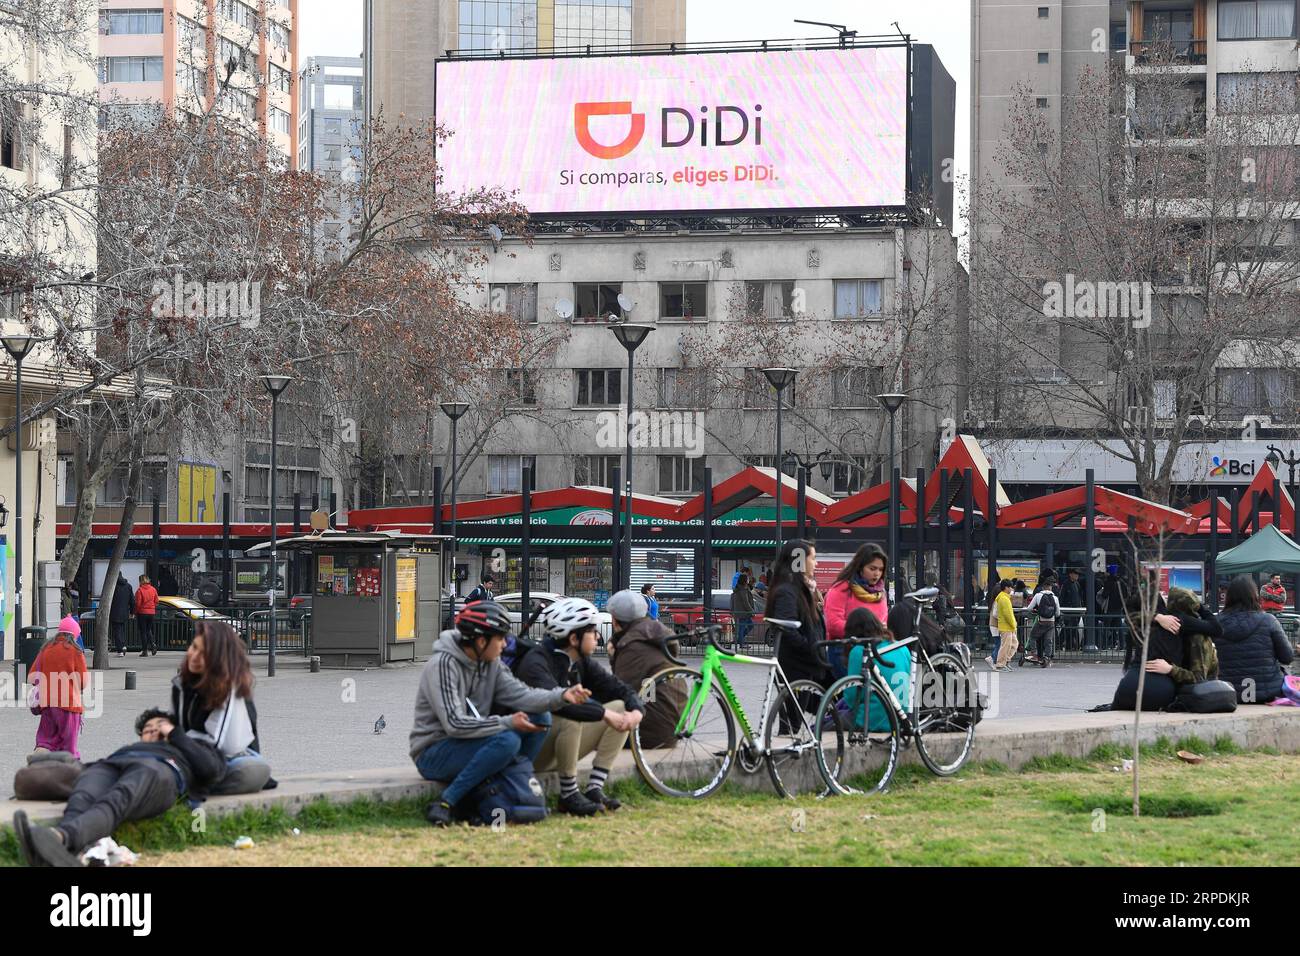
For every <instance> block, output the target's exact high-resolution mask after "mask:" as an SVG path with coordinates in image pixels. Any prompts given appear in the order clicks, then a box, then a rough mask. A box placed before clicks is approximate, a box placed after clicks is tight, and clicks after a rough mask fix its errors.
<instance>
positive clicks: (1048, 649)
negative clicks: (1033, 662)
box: [1027, 571, 1061, 667]
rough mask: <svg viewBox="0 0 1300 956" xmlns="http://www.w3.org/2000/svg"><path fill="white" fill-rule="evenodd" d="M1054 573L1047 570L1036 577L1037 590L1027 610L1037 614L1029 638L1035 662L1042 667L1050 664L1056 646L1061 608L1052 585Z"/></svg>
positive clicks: (1054, 577) (1054, 578)
mask: <svg viewBox="0 0 1300 956" xmlns="http://www.w3.org/2000/svg"><path fill="white" fill-rule="evenodd" d="M1055 583H1056V575H1055V574H1054V573H1052V572H1051V571H1048V572H1047V573H1046V574H1044V575H1043V576H1042V577H1041V578H1039V579H1038V592H1037V593H1036V594H1035V595H1034V596H1033V598H1031V599H1030V601H1029V604H1028V606H1027V610H1028V611H1029V613H1031V614H1037V615H1038V621H1037V623H1035V624H1034V629H1033V630H1032V631H1030V633H1029V639H1030V640H1031V641H1033V642H1034V651H1035V657H1036V658H1037V662H1038V663H1040V664H1042V665H1043V666H1044V667H1051V666H1052V656H1053V654H1054V653H1055V647H1056V618H1057V615H1058V614H1059V613H1060V610H1061V602H1060V600H1059V599H1058V598H1057V596H1056V593H1055V591H1053V589H1052V587H1053V585H1054V584H1055Z"/></svg>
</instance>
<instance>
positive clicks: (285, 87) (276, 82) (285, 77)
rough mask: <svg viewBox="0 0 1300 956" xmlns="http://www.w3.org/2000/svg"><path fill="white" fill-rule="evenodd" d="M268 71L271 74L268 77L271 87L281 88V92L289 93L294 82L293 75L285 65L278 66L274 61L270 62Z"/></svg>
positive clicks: (274, 88)
mask: <svg viewBox="0 0 1300 956" xmlns="http://www.w3.org/2000/svg"><path fill="white" fill-rule="evenodd" d="M268 72H269V73H270V74H271V75H270V77H268V79H269V81H270V85H271V89H273V90H279V91H280V92H281V93H288V92H289V89H290V86H291V84H292V80H293V75H292V74H291V73H290V72H289V71H288V70H286V69H284V67H280V66H276V65H275V64H274V63H272V64H270V69H269V70H268Z"/></svg>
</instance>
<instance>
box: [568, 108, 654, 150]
mask: <svg viewBox="0 0 1300 956" xmlns="http://www.w3.org/2000/svg"><path fill="white" fill-rule="evenodd" d="M593 116H630V117H631V118H632V128H631V129H630V130H628V134H627V137H626V138H625V139H624V140H623V142H621V143H615V144H614V145H613V146H604V145H602V144H600V143H598V142H596V141H595V140H594V139H593V138H592V136H591V130H590V129H588V128H587V121H588V120H589V119H590V118H591V117H593ZM573 132H574V135H576V136H577V137H578V143H579V144H580V145H581V146H582V148H583V149H585V150H586V151H587V152H588V153H590V154H591V155H592V156H595V157H596V158H597V159H619V158H621V157H623V156H626V155H627V154H628V153H630V152H632V150H634V149H636V147H637V144H638V143H640V142H641V137H642V136H644V135H645V114H644V113H633V112H632V102H631V101H630V100H621V101H618V102H610V103H574V104H573Z"/></svg>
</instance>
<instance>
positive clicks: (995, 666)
mask: <svg viewBox="0 0 1300 956" xmlns="http://www.w3.org/2000/svg"><path fill="white" fill-rule="evenodd" d="M984 663H986V664H988V665H989V667H991V668H993V669H994V670H997V669H998V663H997V661H995V660H994V659H993V658H992V657H986V658H984Z"/></svg>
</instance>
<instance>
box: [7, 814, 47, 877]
mask: <svg viewBox="0 0 1300 956" xmlns="http://www.w3.org/2000/svg"><path fill="white" fill-rule="evenodd" d="M14 836H16V837H17V838H18V849H19V850H20V851H21V852H22V855H23V862H24V863H26V864H27V865H28V866H44V865H45V864H44V863H42V862H41V861H40V860H38V859H37V857H36V851H35V850H33V849H32V825H31V822H30V821H29V820H28V819H27V811H26V810H16V811H14Z"/></svg>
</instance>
